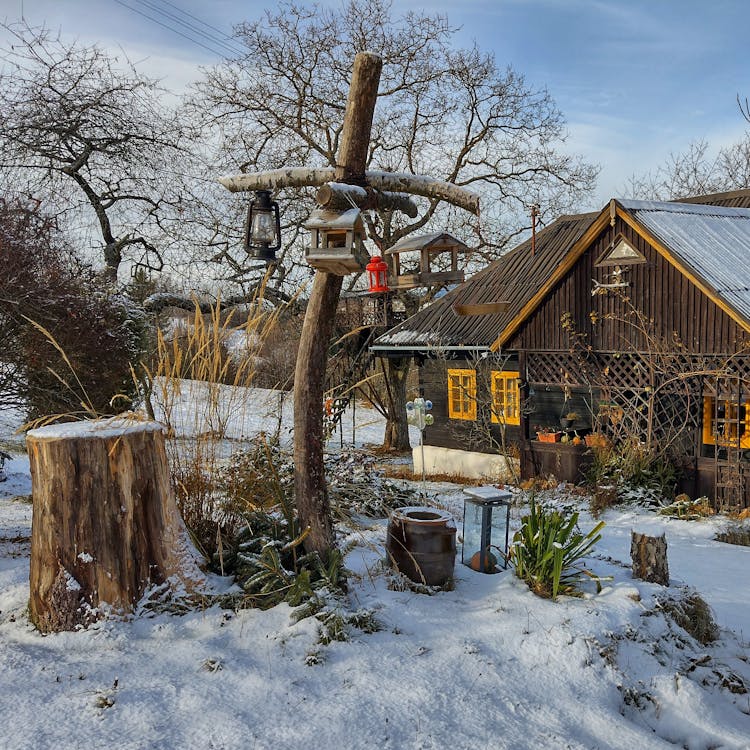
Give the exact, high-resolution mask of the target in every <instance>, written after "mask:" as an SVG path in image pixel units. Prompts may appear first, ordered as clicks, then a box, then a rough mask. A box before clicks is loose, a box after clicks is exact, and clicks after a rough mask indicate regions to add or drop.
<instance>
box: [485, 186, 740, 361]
mask: <svg viewBox="0 0 750 750" xmlns="http://www.w3.org/2000/svg"><path fill="white" fill-rule="evenodd" d="M632 203H633V205H636V203H637V202H632ZM643 205H644V206H646V205H647V204H643ZM661 205H664V204H661ZM685 210H688V211H689V210H690V209H689V208H686V209H685ZM620 242H624V243H626V244H627V247H628V248H630V249H631V251H632V252H631V253H629V254H630V255H631V257H632V258H633V259H634V260H637V261H638V262H630V263H627V262H623V263H621V264H617V263H611V262H604V263H602V260H603V259H607V258H608V257H610V255H611V253H612V251H613V249H614V248H616V247H617V245H618V243H620ZM749 255H750V254H749ZM748 259H749V260H750V257H749V258H748ZM628 300H629V302H628ZM634 309H635V310H638V311H639V312H640V314H642V316H643V318H644V319H647V320H653V321H654V323H655V324H654V331H653V332H655V333H656V334H657V335H659V336H661V337H664V338H672V337H673V336H674V334H676V335H677V338H678V339H679V340H680V341H681V342H682V343H683V344H684V345H685V347H686V348H687V349H688V350H689V351H692V352H701V353H703V352H706V353H731V352H734V351H736V350H737V347H738V345H739V342H740V341H743V340H745V339H746V338H748V336H747V334H748V332H750V323H748V321H747V320H746V319H745V318H744V317H743V316H742V315H741V314H740V313H739V312H738V311H737V310H736V309H734V308H733V307H731V306H730V305H729V304H728V303H727V302H726V300H724V299H722V298H721V297H720V296H719V294H718V293H717V291H716V290H715V289H714V288H712V287H711V285H710V284H709V283H708V282H707V281H706V280H705V279H703V278H702V277H701V276H700V275H699V274H697V273H696V272H695V271H694V270H693V269H692V268H690V267H689V266H688V265H687V264H686V263H685V262H684V260H683V259H682V258H681V257H679V256H678V254H677V253H676V252H673V251H672V249H671V248H669V247H668V246H667V245H666V243H665V242H663V241H661V240H660V239H659V238H657V237H656V236H655V234H654V233H653V232H652V231H650V230H649V229H648V228H647V227H645V226H644V225H643V224H642V222H639V221H638V219H637V218H636V216H634V215H632V214H631V212H630V211H629V210H628V209H627V207H626V206H623V205H621V204H620V203H619V202H618V201H614V200H613V201H611V202H610V204H609V206H608V207H607V208H605V209H604V211H602V212H601V214H600V215H599V217H598V218H597V219H596V220H595V221H594V222H593V224H592V225H591V227H590V228H589V230H588V231H587V232H585V233H584V234H583V235H582V236H581V237H580V239H579V240H578V241H577V242H576V243H575V244H574V245H573V246H572V247H571V249H570V251H569V253H568V254H567V255H566V257H565V258H564V259H563V261H562V263H561V264H560V265H559V266H558V267H557V268H556V269H555V270H554V271H553V273H552V274H551V275H550V277H549V278H548V280H547V283H545V284H544V285H543V286H541V288H540V289H539V291H538V292H537V293H536V294H535V295H534V297H533V298H531V299H530V300H529V301H528V302H527V304H526V305H525V306H524V308H523V309H522V310H521V311H520V313H519V314H518V315H517V316H516V318H515V319H514V320H513V321H511V322H510V323H509V325H508V326H506V328H505V329H504V330H503V331H502V333H501V334H500V336H499V337H498V339H497V340H496V341H495V342H494V344H493V349H495V350H498V349H499V348H501V347H502V348H505V349H511V350H520V349H526V350H547V351H551V350H558V351H564V350H566V349H568V347H569V345H570V339H569V336H568V334H567V333H566V332H565V331H563V328H562V325H561V319H562V317H563V315H565V316H566V317H567V318H568V319H569V323H571V324H572V327H573V328H574V329H575V331H576V332H577V333H579V334H582V335H583V336H584V337H585V338H586V341H587V343H588V344H590V345H591V346H592V347H593V348H595V349H598V350H600V351H619V350H621V349H623V348H627V347H626V346H625V343H624V342H626V341H627V342H628V343H629V346H630V347H632V348H642V347H643V346H644V345H645V342H644V341H642V340H639V337H638V336H637V335H634V325H633V320H632V317H633V315H635V313H634V312H633V310H634ZM628 315H630V318H631V320H630V321H629V323H627V324H626V323H625V322H624V318H625V317H626V316H628ZM592 320H593V322H592ZM618 320H619V321H620V325H619V326H618V325H617V321H618ZM601 321H607V324H606V325H601V324H597V322H601ZM641 339H642V337H641Z"/></svg>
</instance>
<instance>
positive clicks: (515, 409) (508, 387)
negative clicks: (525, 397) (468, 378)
mask: <svg viewBox="0 0 750 750" xmlns="http://www.w3.org/2000/svg"><path fill="white" fill-rule="evenodd" d="M491 390H492V421H493V422H494V423H495V424H506V425H508V424H512V425H520V424H521V389H520V388H519V373H517V372H513V371H512V370H503V371H500V372H498V371H494V370H493V372H492V380H491Z"/></svg>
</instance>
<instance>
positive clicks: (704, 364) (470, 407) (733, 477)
mask: <svg viewBox="0 0 750 750" xmlns="http://www.w3.org/2000/svg"><path fill="white" fill-rule="evenodd" d="M501 302H502V303H503V304H502V305H500V304H499V303H501ZM462 310H464V311H469V313H471V311H477V312H478V313H479V314H463V315H462V314H459V313H460V312H461V311H462ZM483 311H490V312H489V313H486V312H485V314H482V313H483ZM373 349H374V350H375V352H376V353H377V354H378V355H380V356H405V355H411V356H414V357H415V358H416V359H417V361H418V363H419V365H420V367H419V371H420V388H421V390H422V392H423V395H424V396H426V397H427V398H430V399H431V400H432V402H433V415H434V417H435V423H434V425H433V426H432V427H430V428H428V429H427V431H426V434H425V443H426V445H428V446H430V445H431V446H442V447H446V448H452V449H460V450H469V451H489V452H492V451H494V452H497V450H498V447H499V446H500V445H501V444H504V446H505V448H506V449H507V448H508V446H516V447H517V450H518V452H519V457H520V462H521V473H522V476H524V477H529V476H533V475H538V474H548V473H554V474H555V475H556V476H557V477H558V478H559V479H565V480H571V481H578V480H580V479H581V472H582V469H583V468H584V467H585V465H586V462H587V461H589V460H590V459H591V450H590V449H589V448H588V447H587V446H586V445H585V444H582V443H583V442H584V440H585V439H586V438H587V436H588V439H589V442H593V441H594V440H613V441H619V442H622V441H626V440H630V441H636V442H637V443H638V444H640V445H641V446H643V445H646V446H648V447H649V449H654V450H655V451H657V452H661V453H662V454H663V455H665V456H669V458H670V460H671V461H673V462H676V463H677V464H678V465H679V468H680V470H681V480H680V482H681V489H682V490H684V491H686V492H688V493H689V494H690V495H691V496H693V497H695V496H698V495H702V494H707V495H709V497H711V498H713V499H715V502H716V504H717V505H718V506H719V507H722V508H727V507H748V506H750V191H748V190H743V191H735V192H731V193H722V194H718V195H711V196H701V197H698V198H691V199H689V200H687V201H679V202H655V201H635V200H615V199H613V200H612V201H610V202H609V204H608V205H606V206H605V207H604V208H603V209H602V211H600V212H599V213H590V214H581V215H576V216H563V217H561V218H559V219H558V220H557V221H555V222H554V223H553V224H551V225H549V226H548V227H546V228H544V229H543V230H541V231H540V232H538V233H537V237H536V246H535V249H534V251H533V252H532V247H531V242H530V241H528V242H525V243H523V244H521V245H519V246H518V247H516V248H515V249H514V250H513V251H511V252H510V253H508V254H507V255H505V256H503V257H502V258H500V259H499V260H497V261H495V262H494V263H492V264H490V265H489V266H488V267H487V268H485V269H484V270H482V271H481V272H480V273H477V274H476V275H475V276H473V277H472V278H471V279H469V280H468V281H466V282H464V283H463V284H461V285H460V286H458V287H456V288H455V289H454V290H452V291H451V292H449V293H448V294H446V295H445V296H444V297H442V298H441V299H440V300H438V301H436V302H434V303H433V304H432V305H430V306H429V307H427V308H425V309H423V310H422V311H420V312H419V313H417V314H416V315H414V316H412V317H411V318H409V319H407V320H406V321H404V322H403V323H401V324H400V325H398V326H396V327H394V328H392V329H391V330H389V331H388V332H387V333H385V334H384V335H383V336H381V337H379V338H378V339H377V340H376V342H375V345H374V347H373ZM567 415H572V416H573V417H574V419H573V421H572V425H571V424H568V423H567V422H565V421H564V422H563V424H564V426H563V425H561V420H565V418H566V416H567ZM538 425H539V426H541V427H537V426H538ZM542 432H547V433H557V434H556V435H555V438H558V439H559V441H558V442H546V440H547V439H548V438H547V437H546V436H543V435H542V434H538V433H542ZM543 439H544V442H543ZM552 439H554V438H552Z"/></svg>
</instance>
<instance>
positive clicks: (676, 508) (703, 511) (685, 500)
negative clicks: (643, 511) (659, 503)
mask: <svg viewBox="0 0 750 750" xmlns="http://www.w3.org/2000/svg"><path fill="white" fill-rule="evenodd" d="M657 512H658V513H659V515H661V516H671V517H673V518H680V519H682V520H683V521H697V520H700V519H701V518H706V517H707V516H713V515H716V511H715V510H714V509H713V508H712V507H711V504H710V503H709V501H708V498H707V497H698V498H696V499H695V500H691V499H690V498H689V497H688V496H687V495H686V494H684V493H683V494H681V495H677V497H676V498H675V499H674V502H672V503H670V504H669V505H665V506H664V507H663V508H659V510H658V511H657Z"/></svg>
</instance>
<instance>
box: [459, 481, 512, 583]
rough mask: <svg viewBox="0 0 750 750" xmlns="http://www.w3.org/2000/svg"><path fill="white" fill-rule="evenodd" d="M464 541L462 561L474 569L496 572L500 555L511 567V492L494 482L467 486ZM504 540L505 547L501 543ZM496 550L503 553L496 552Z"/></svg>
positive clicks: (504, 566) (504, 562)
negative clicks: (483, 485)
mask: <svg viewBox="0 0 750 750" xmlns="http://www.w3.org/2000/svg"><path fill="white" fill-rule="evenodd" d="M464 494H465V495H466V497H465V498H464V543H463V549H462V551H461V562H462V563H463V564H464V565H468V566H469V567H470V568H471V569H472V570H477V571H481V572H482V573H495V572H496V571H497V565H498V563H499V562H500V560H499V559H498V558H499V557H502V565H503V568H507V567H508V535H509V533H510V503H511V494H510V492H508V491H507V490H499V489H498V488H497V487H493V486H491V485H489V486H486V487H472V488H470V489H466V490H464ZM501 543H502V544H504V546H503V547H502V548H501V547H500V546H499V544H501ZM493 549H494V550H496V552H499V553H500V554H499V555H498V554H496V553H493V551H492V550H493Z"/></svg>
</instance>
